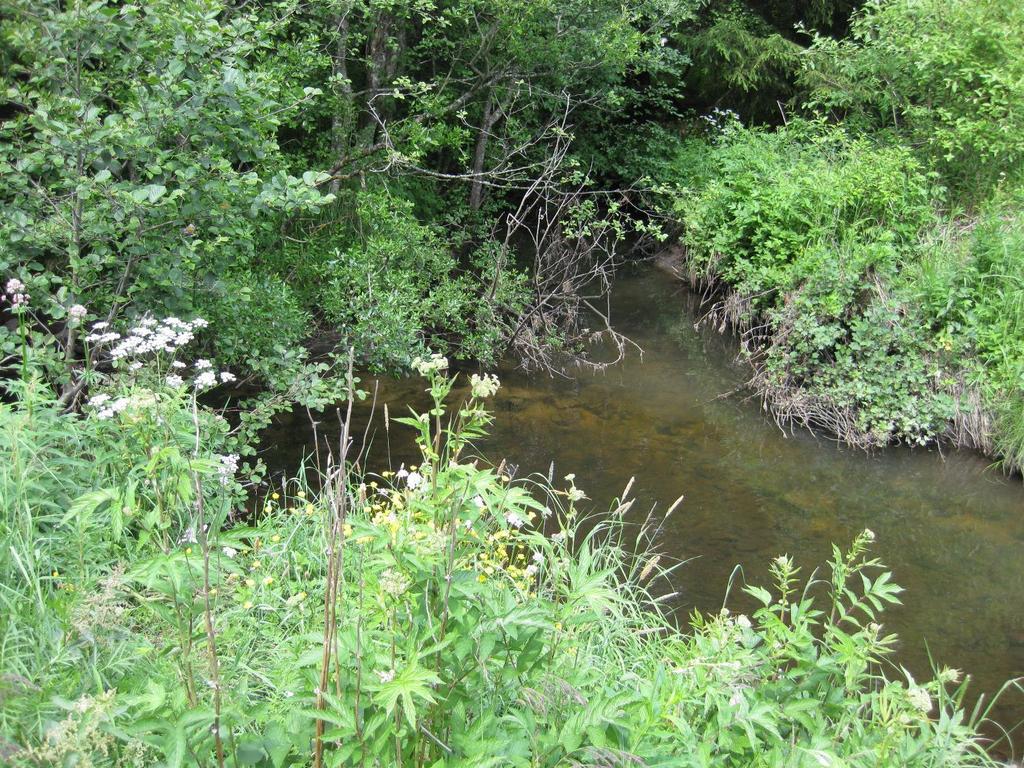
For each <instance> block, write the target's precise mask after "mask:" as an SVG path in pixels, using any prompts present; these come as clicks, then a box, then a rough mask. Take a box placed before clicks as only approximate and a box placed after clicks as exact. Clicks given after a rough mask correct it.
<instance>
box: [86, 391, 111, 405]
mask: <svg viewBox="0 0 1024 768" xmlns="http://www.w3.org/2000/svg"><path fill="white" fill-rule="evenodd" d="M108 400H110V395H108V394H105V393H104V394H99V395H93V396H92V397H90V398H89V405H90V406H92V407H93V408H99V407H100V406H101V405H103V404H104V403H105V402H107V401H108Z"/></svg>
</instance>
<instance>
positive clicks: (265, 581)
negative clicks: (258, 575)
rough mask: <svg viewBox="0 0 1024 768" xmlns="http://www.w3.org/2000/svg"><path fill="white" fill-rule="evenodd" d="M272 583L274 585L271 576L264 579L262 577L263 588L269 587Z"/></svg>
mask: <svg viewBox="0 0 1024 768" xmlns="http://www.w3.org/2000/svg"><path fill="white" fill-rule="evenodd" d="M273 583H274V577H273V576H266V577H264V579H263V586H264V587H269V586H270V585H271V584H273Z"/></svg>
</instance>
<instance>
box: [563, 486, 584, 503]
mask: <svg viewBox="0 0 1024 768" xmlns="http://www.w3.org/2000/svg"><path fill="white" fill-rule="evenodd" d="M565 495H566V496H567V497H568V498H569V501H580V500H582V499H585V498H587V494H585V493H584V492H583V491H581V490H580V489H579V488H570V489H569V490H568V491H566V492H565Z"/></svg>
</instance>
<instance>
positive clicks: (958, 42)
mask: <svg viewBox="0 0 1024 768" xmlns="http://www.w3.org/2000/svg"><path fill="white" fill-rule="evenodd" d="M810 54H811V55H810V56H809V58H808V59H807V64H806V65H805V67H804V69H803V73H802V79H803V81H804V85H805V86H806V87H807V88H808V90H809V93H810V96H809V102H810V105H811V106H812V107H815V108H819V109H822V110H828V111H829V112H831V113H833V114H842V115H846V116H847V117H846V119H847V120H848V121H850V123H851V124H852V125H859V126H863V127H877V128H887V129H890V130H892V131H893V132H895V133H897V134H899V135H901V136H905V137H906V140H907V141H908V143H910V144H911V145H913V146H915V147H919V148H920V150H921V152H922V154H923V156H925V157H927V158H928V159H929V160H930V161H933V162H934V163H935V164H936V166H937V167H938V168H940V169H941V171H942V173H943V176H944V178H945V179H946V180H947V182H948V183H949V184H950V186H951V187H952V188H954V189H955V190H957V192H958V193H959V194H961V195H962V196H963V197H964V198H965V199H967V200H977V199H979V198H983V197H985V196H986V195H987V194H988V193H989V191H990V189H991V188H992V187H993V186H994V185H996V184H998V183H1000V182H1001V181H1002V180H1003V179H1005V178H1007V177H1008V178H1010V179H1013V178H1015V177H1017V176H1018V174H1019V172H1020V169H1021V163H1022V161H1024V139H1022V138H1021V137H1022V136H1024V126H1022V124H1021V120H1022V117H1021V115H1022V114H1024V8H1022V7H1021V5H1020V4H1019V3H1007V2H1002V1H1001V0H952V1H947V0H912V1H910V2H889V1H883V0H875V1H874V2H870V3H868V4H867V5H866V6H865V7H864V9H863V10H862V11H861V12H860V13H858V14H857V15H856V16H855V17H854V19H853V23H852V28H851V34H850V37H849V38H847V39H842V40H834V39H830V38H817V39H816V41H815V44H814V46H813V47H812V49H811V51H810Z"/></svg>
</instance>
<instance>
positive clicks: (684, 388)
mask: <svg viewBox="0 0 1024 768" xmlns="http://www.w3.org/2000/svg"><path fill="white" fill-rule="evenodd" d="M695 304H696V302H695V299H694V297H693V296H692V295H690V294H689V293H688V292H686V291H685V290H684V289H683V288H682V287H680V286H679V284H678V283H676V282H675V281H673V280H672V279H671V278H669V277H668V276H667V275H664V274H662V273H660V272H657V271H653V270H644V271H642V272H640V273H638V274H635V275H631V276H624V277H622V278H621V279H620V280H619V282H618V283H617V285H616V290H615V295H614V313H615V314H614V319H615V321H616V325H617V327H618V328H619V329H620V330H622V331H624V332H625V333H627V334H628V335H629V336H630V337H631V338H632V339H633V340H635V341H636V342H637V343H638V344H639V345H640V346H641V347H642V348H643V350H644V352H643V356H642V359H641V357H640V356H639V355H637V354H635V353H634V354H633V355H632V357H631V358H630V359H628V360H627V361H626V362H625V363H623V364H621V365H619V366H616V367H615V368H611V369H608V370H607V371H605V372H603V373H597V374H590V373H583V374H581V375H580V376H579V377H577V378H576V379H574V380H564V379H558V378H548V377H528V376H525V375H523V374H521V373H517V372H513V371H505V372H503V373H502V376H501V378H502V388H501V391H500V392H499V393H498V396H497V398H496V399H495V402H494V408H495V410H496V415H497V420H496V423H495V425H494V429H493V432H492V435H491V437H489V438H488V439H487V440H486V441H485V442H483V443H481V444H480V445H479V450H480V452H481V453H482V454H483V455H485V456H487V457H488V458H490V459H492V460H494V461H495V462H497V461H499V460H500V459H502V458H506V459H507V460H508V461H509V462H511V463H512V464H514V465H517V466H518V474H519V475H520V476H522V475H525V474H528V473H531V472H542V473H543V474H547V473H548V472H549V469H550V466H551V462H552V461H553V462H554V472H555V475H554V476H555V477H556V478H559V477H561V476H562V475H565V474H566V473H568V472H575V473H576V483H577V485H578V486H579V487H581V488H583V489H584V490H586V491H587V493H588V495H589V496H590V498H591V499H593V501H594V504H596V505H597V506H599V507H605V506H606V505H607V504H608V503H609V502H610V501H611V500H612V499H613V498H614V497H615V496H617V495H618V494H619V493H620V492H621V491H622V489H623V487H624V486H625V484H626V482H627V481H628V480H629V478H630V477H635V478H636V483H635V485H634V491H633V495H635V496H636V497H637V498H638V501H637V503H636V504H634V507H633V509H634V510H636V512H637V514H638V515H641V516H642V515H644V514H646V511H647V510H648V509H649V508H650V507H651V506H652V505H658V508H660V509H665V508H667V506H668V505H669V504H671V502H672V501H673V500H674V499H675V498H676V497H677V496H679V495H680V494H685V496H686V499H685V501H684V502H683V503H682V505H681V506H680V507H679V508H678V510H677V511H676V512H675V514H674V515H673V516H672V518H670V519H669V521H668V522H667V524H666V525H665V526H664V529H663V532H662V534H661V539H660V541H659V545H660V547H661V549H662V550H664V551H665V552H667V553H668V554H670V555H672V556H674V557H677V558H680V559H689V562H688V563H687V564H686V565H684V566H683V567H681V568H680V569H678V570H677V571H676V573H675V576H674V583H673V585H672V587H673V588H674V589H675V590H678V592H679V597H678V598H677V607H678V608H679V609H681V610H683V611H684V612H687V611H689V610H690V609H692V608H700V609H704V610H715V609H717V608H718V607H720V606H721V605H722V599H723V595H724V593H725V587H726V584H727V582H728V580H729V577H730V574H731V573H732V571H733V567H734V565H735V564H737V563H742V564H743V565H744V569H745V576H746V578H747V579H748V580H750V581H755V582H758V581H760V582H763V581H764V580H765V579H766V574H767V564H768V562H769V560H770V559H771V558H772V557H774V556H775V555H778V554H782V553H787V554H790V555H792V556H794V557H795V558H796V560H797V562H798V563H799V564H802V565H803V566H805V570H804V573H805V575H807V574H808V573H809V570H810V569H811V568H813V567H814V566H815V565H817V564H819V563H821V562H823V561H824V559H825V558H826V557H827V556H828V554H829V552H830V544H831V542H833V541H834V542H837V543H840V544H845V543H848V542H849V541H850V540H851V539H852V538H853V537H854V536H855V535H856V534H857V533H858V532H859V531H861V530H862V529H864V528H871V529H872V530H873V531H875V533H876V534H877V537H878V539H877V543H876V546H875V549H876V551H877V553H878V554H879V556H880V557H881V558H882V559H883V561H884V562H885V563H886V564H887V565H889V566H891V567H892V568H893V569H894V571H895V574H896V580H897V581H898V582H899V583H900V584H901V585H903V586H904V587H905V588H906V592H905V594H904V595H903V598H904V602H905V603H906V605H904V606H902V607H897V608H894V609H892V610H891V611H890V612H889V613H888V614H887V618H886V620H885V624H886V626H887V629H890V630H893V631H896V632H898V633H899V635H900V638H901V644H900V648H899V657H898V658H899V661H900V662H901V663H903V664H905V665H906V666H908V668H910V669H911V670H912V671H913V672H915V673H916V674H917V675H921V674H923V673H925V672H926V671H927V669H928V666H929V665H928V652H929V650H930V652H931V655H932V657H933V658H934V659H935V661H936V663H937V664H940V665H941V664H946V665H949V666H953V667H959V668H962V669H964V670H966V671H967V672H969V673H970V674H971V675H972V677H973V678H974V680H975V681H976V682H975V685H974V686H973V688H972V690H973V692H974V693H977V692H980V691H989V692H991V691H994V690H996V689H998V687H999V686H1000V685H1001V683H1002V682H1003V681H1004V680H1006V679H1008V678H1010V677H1014V676H1017V675H1020V674H1024V613H1022V611H1021V610H1020V608H1021V602H1020V596H1021V593H1022V590H1024V562H1022V561H1021V559H1020V557H1019V553H1020V552H1021V546H1022V544H1024V487H1022V485H1021V483H1020V482H1019V481H1010V480H1005V479H1003V478H1002V477H1000V476H999V474H998V473H997V472H994V471H990V470H988V469H987V466H988V465H987V462H986V461H984V460H983V459H982V458H980V457H978V456H976V455H973V454H970V453H958V452H946V455H945V456H940V455H939V453H938V452H937V451H934V450H930V451H928V450H920V449H918V450H909V449H890V450H886V451H882V452H879V453H877V454H875V455H866V454H864V453H861V452H858V451H855V450H853V449H848V448H843V447H837V446H836V445H835V444H834V443H832V442H830V441H829V440H828V439H827V438H822V437H818V438H816V437H815V436H813V435H811V434H809V433H808V432H806V431H802V430H798V431H795V432H794V433H793V434H786V433H784V432H783V431H782V430H780V429H779V428H778V427H777V426H776V425H775V423H774V422H773V421H771V419H770V418H768V417H767V416H766V415H765V414H764V413H763V412H762V410H761V408H760V404H759V403H757V402H753V401H744V400H743V399H742V397H741V396H736V395H734V396H731V397H723V396H722V395H723V394H724V393H729V392H732V391H733V390H734V389H736V388H737V387H738V386H739V385H740V384H742V382H743V380H744V377H745V375H746V373H747V371H746V370H745V369H744V367H743V366H742V365H738V364H737V363H736V362H735V354H736V350H735V347H734V345H733V344H732V342H731V340H730V339H729V338H728V337H727V336H723V335H719V334H717V333H715V332H714V331H695V330H694V328H693V322H694V317H695V311H696V307H695ZM368 383H369V382H368V381H364V386H366V385H367V384H368ZM422 390H423V384H422V382H421V381H419V380H411V379H410V380H405V381H398V382H396V381H382V382H380V396H379V402H378V410H379V406H380V404H381V403H383V402H387V403H388V404H389V408H390V411H391V413H392V414H393V415H394V414H398V413H399V412H405V406H406V404H410V403H412V404H417V405H422V403H423V399H424V395H423V392H422ZM360 410H361V412H360V413H359V414H358V417H359V421H360V423H359V424H357V425H356V428H357V429H358V430H360V432H359V434H361V430H362V429H363V427H364V426H365V424H366V419H367V418H368V412H369V408H368V407H363V408H362V409H360ZM380 421H381V419H380V418H379V413H378V418H377V419H376V420H375V424H376V425H377V426H374V427H372V428H371V434H373V435H374V436H375V438H374V439H375V444H374V447H373V450H372V451H371V461H370V462H369V466H370V468H371V469H375V468H383V467H384V466H385V465H386V463H387V460H388V459H387V456H388V452H389V451H390V453H391V460H392V461H393V462H394V463H395V464H396V465H397V463H398V462H400V461H405V462H409V461H410V460H411V458H412V457H411V454H410V451H411V444H410V442H409V441H408V440H403V439H402V438H401V437H400V433H399V432H398V431H397V430H404V429H405V428H404V427H395V428H393V429H392V434H391V440H390V446H385V439H384V430H383V427H382V425H381V424H380V423H379V422H380ZM332 423H333V424H336V423H337V422H336V419H334V418H333V417H330V418H325V419H324V424H325V425H327V424H332ZM394 426H395V425H393V427H394ZM326 432H327V434H331V430H330V428H328V429H327V430H326ZM311 447H312V443H311V440H310V429H309V427H308V422H307V420H306V417H305V415H302V416H295V417H289V419H286V420H283V421H281V422H279V423H278V425H277V426H275V427H274V428H273V429H272V430H270V432H269V433H268V435H267V452H266V454H265V458H266V460H267V462H268V464H269V465H270V466H271V468H274V469H280V470H288V469H294V468H295V466H296V464H297V463H298V461H299V459H300V458H301V457H302V456H303V454H306V453H309V452H310V450H311ZM734 594H738V591H735V590H734ZM926 639H927V646H926V644H925V641H926ZM998 716H999V719H1000V720H1001V721H1002V722H1003V723H1004V724H1007V725H1009V724H1012V723H1013V722H1016V721H1017V720H1019V719H1021V718H1022V717H1024V701H1022V697H1021V696H1020V694H1014V695H1009V696H1007V697H1006V699H1004V701H1003V702H1002V703H1001V706H1000V708H999V712H998Z"/></svg>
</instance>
